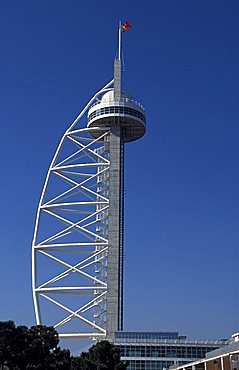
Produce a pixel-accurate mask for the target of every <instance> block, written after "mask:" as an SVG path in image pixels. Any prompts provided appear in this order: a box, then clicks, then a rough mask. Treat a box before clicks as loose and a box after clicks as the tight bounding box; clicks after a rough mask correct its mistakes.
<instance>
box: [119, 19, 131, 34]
mask: <svg viewBox="0 0 239 370" xmlns="http://www.w3.org/2000/svg"><path fill="white" fill-rule="evenodd" d="M130 28H131V24H130V23H129V21H126V22H124V23H123V24H122V25H121V32H126V31H127V30H130Z"/></svg>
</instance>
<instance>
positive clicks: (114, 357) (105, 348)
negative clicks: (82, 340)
mask: <svg viewBox="0 0 239 370" xmlns="http://www.w3.org/2000/svg"><path fill="white" fill-rule="evenodd" d="M126 367H127V366H126V364H124V363H123V362H122V361H121V360H120V349H119V348H117V347H115V346H114V345H113V344H111V343H109V342H108V341H101V342H98V343H97V344H95V345H94V346H92V347H91V348H90V349H89V351H88V352H83V353H82V354H81V355H80V356H79V357H75V358H72V365H71V370H125V369H126Z"/></svg>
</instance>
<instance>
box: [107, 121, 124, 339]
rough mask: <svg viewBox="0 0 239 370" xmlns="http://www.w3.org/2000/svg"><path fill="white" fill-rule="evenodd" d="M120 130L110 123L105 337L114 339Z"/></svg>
mask: <svg viewBox="0 0 239 370" xmlns="http://www.w3.org/2000/svg"><path fill="white" fill-rule="evenodd" d="M120 135H121V130H120V125H119V124H117V123H112V125H111V132H110V173H109V180H110V181H109V251H108V278H107V280H108V293H107V320H106V332H107V333H106V339H107V340H109V341H114V333H115V331H117V330H119V319H120V317H119V304H120V297H119V294H120V292H119V283H120V280H119V274H120V271H119V257H120V217H121V212H120V199H121V181H120V180H121V179H120V175H121V173H120V171H121V136H120Z"/></svg>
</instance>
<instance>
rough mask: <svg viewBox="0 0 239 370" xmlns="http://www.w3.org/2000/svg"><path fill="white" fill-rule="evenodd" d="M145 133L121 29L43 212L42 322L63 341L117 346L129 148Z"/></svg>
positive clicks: (39, 251)
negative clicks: (124, 84)
mask: <svg viewBox="0 0 239 370" xmlns="http://www.w3.org/2000/svg"><path fill="white" fill-rule="evenodd" d="M127 27H128V28H129V27H130V25H129V24H128V26H127ZM82 124H83V127H82ZM85 124H86V126H84V125H85ZM145 131H146V116H145V110H144V108H143V106H142V105H141V104H140V103H138V102H137V101H135V100H134V99H133V97H132V96H131V95H130V94H128V93H126V92H124V91H122V89H121V27H120V28H119V50H118V55H117V57H116V58H115V60H114V79H113V80H111V81H110V82H109V83H107V84H106V85H105V86H104V87H103V89H101V90H99V91H98V92H97V93H96V94H95V95H94V97H93V98H92V99H91V100H90V101H89V102H88V104H87V105H86V106H85V107H84V109H83V110H82V111H81V113H80V114H79V115H78V117H77V118H76V119H75V120H74V122H73V123H72V124H71V125H70V127H69V128H68V129H67V130H66V132H65V133H64V135H63V137H62V138H61V140H60V143H59V145H58V148H57V150H56V152H55V155H54V157H53V160H52V162H51V164H50V167H49V170H48V173H47V176H46V180H45V184H44V187H43V190H42V194H41V197H40V202H39V205H38V210H37V216H36V223H35V230H34V236H33V242H32V290H33V301H34V308H35V316H36V322H37V324H43V323H44V324H45V325H52V326H54V327H55V328H56V329H57V330H58V332H59V337H60V338H63V339H92V340H101V339H108V340H110V341H114V336H115V332H116V331H120V330H123V265H124V191H123V187H124V145H125V143H131V142H133V141H135V140H138V139H139V138H141V137H142V136H143V135H144V133H145Z"/></svg>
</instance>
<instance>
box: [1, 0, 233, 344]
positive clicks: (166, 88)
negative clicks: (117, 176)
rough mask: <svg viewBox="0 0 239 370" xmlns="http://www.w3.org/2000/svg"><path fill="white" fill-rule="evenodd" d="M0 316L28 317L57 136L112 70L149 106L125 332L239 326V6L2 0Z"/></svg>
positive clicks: (129, 245) (139, 149)
mask: <svg viewBox="0 0 239 370" xmlns="http://www.w3.org/2000/svg"><path fill="white" fill-rule="evenodd" d="M0 7H1V9H0V28H1V32H0V44H1V48H0V66H1V68H0V81H1V89H0V99H1V109H0V122H1V125H0V130H1V148H0V150H1V164H2V177H1V180H2V181H1V208H0V212H1V218H0V222H1V233H0V243H1V265H2V269H1V279H0V282H1V283H0V284H1V285H0V289H1V295H2V301H1V308H0V319H1V320H8V319H13V320H14V321H15V322H16V323H17V324H26V325H32V324H34V320H35V319H34V313H33V303H32V296H31V260H30V256H31V240H32V235H33V228H34V222H35V214H36V210H37V204H38V200H39V197H40V194H41V190H42V186H43V183H44V178H45V175H46V171H47V169H48V166H49V164H50V161H51V158H52V156H53V154H54V151H55V149H56V147H57V145H58V142H59V140H60V138H61V136H62V134H63V133H64V131H65V130H66V128H67V127H68V126H69V125H70V123H71V122H72V121H73V119H74V118H75V117H76V116H77V114H78V113H79V112H80V110H81V109H82V108H83V106H84V105H85V104H86V103H87V101H88V100H89V98H90V97H91V96H92V95H93V94H94V93H95V92H96V91H98V90H99V88H101V87H102V86H103V85H104V84H105V83H107V82H108V81H109V80H111V78H112V75H113V58H114V56H115V54H116V51H117V25H118V20H119V19H122V20H123V21H124V20H130V22H131V24H132V29H131V30H130V31H129V32H127V34H124V35H123V37H124V40H123V44H124V45H123V49H124V50H123V51H124V60H125V67H126V70H125V73H124V77H123V79H124V81H123V87H124V89H125V90H127V91H129V92H131V93H132V94H133V96H134V98H135V99H137V100H139V101H140V102H141V103H143V104H144V106H145V107H146V112H147V134H146V135H145V137H144V138H143V139H141V140H139V141H138V142H135V143H131V144H128V145H127V147H126V211H125V213H126V214H125V221H126V231H125V237H126V240H125V248H126V266H125V329H126V330H153V331H160V330H161V331H164V330H169V331H177V330H178V331H180V333H181V334H182V335H187V336H188V337H189V338H192V339H194V338H201V339H204V338H209V339H214V338H215V339H217V338H226V337H228V336H229V335H230V334H232V333H233V332H235V331H238V329H239V327H238V324H239V323H238V318H239V294H238V239H239V238H238V236H239V235H238V234H239V231H238V230H239V228H238V218H239V207H238V205H239V199H238V189H239V174H238V160H239V146H238V140H239V125H238V116H239V107H238V94H239V77H238V71H239V67H238V65H239V64H238V59H239V49H238V45H239V23H238V16H239V2H238V1H236V0H227V1H222V0H217V1H214V0H200V1H199V0H193V1H192V0H182V1H178V0H168V1H161V0H160V1H151V0H149V1H147V2H144V1H124V0H123V1H120V2H118V4H117V3H115V2H112V1H104V2H100V1H96V0H93V1H90V2H89V1H76V0H71V1H66V0H58V1H47V0H42V1H36V0H32V1H26V0H22V1H21V2H19V1H16V0H10V1H5V2H2V3H1V5H0Z"/></svg>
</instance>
